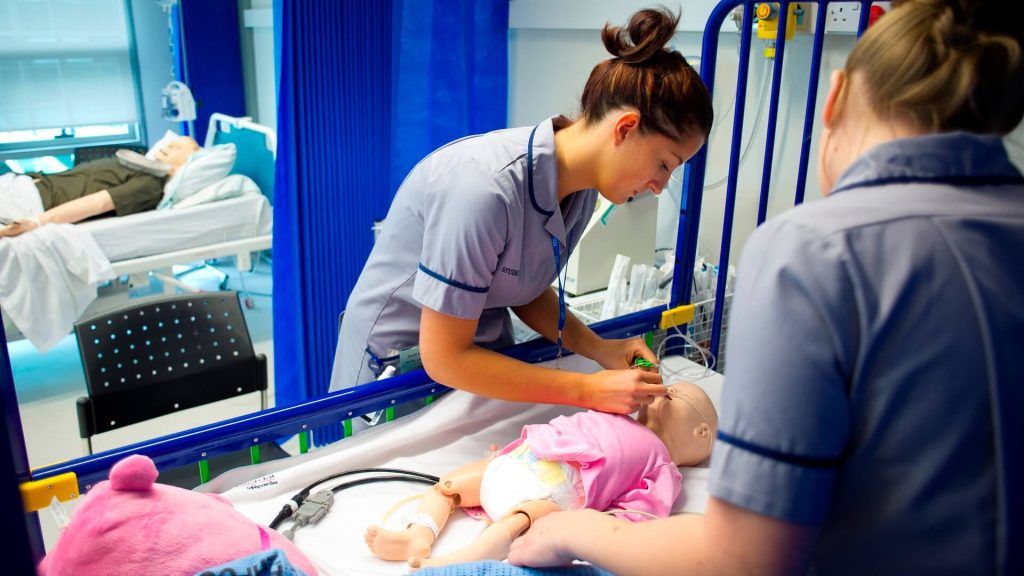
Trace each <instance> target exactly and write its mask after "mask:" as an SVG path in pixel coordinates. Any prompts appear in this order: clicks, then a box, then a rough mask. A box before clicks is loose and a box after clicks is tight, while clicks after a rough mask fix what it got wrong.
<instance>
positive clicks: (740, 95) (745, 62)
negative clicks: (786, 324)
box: [694, 1, 754, 357]
mask: <svg viewBox="0 0 1024 576" xmlns="http://www.w3.org/2000/svg"><path fill="white" fill-rule="evenodd" d="M753 4H754V3H753V2H750V1H746V2H744V6H743V29H742V30H740V34H741V36H740V65H739V71H738V72H737V75H736V108H735V110H734V112H733V124H732V143H733V145H732V146H731V147H730V150H729V175H728V180H727V181H726V187H725V218H724V219H723V221H722V248H721V252H720V253H719V257H718V270H719V272H718V285H717V288H716V289H715V313H714V320H713V322H712V329H711V330H712V331H711V354H712V355H713V356H715V357H718V348H719V346H718V341H719V338H720V336H721V334H722V314H723V312H724V311H725V278H726V276H727V275H728V274H726V273H725V271H726V270H727V269H728V266H729V249H730V248H731V245H732V224H733V216H734V215H735V213H736V182H737V180H738V178H739V170H740V148H741V147H742V144H743V112H744V109H745V108H746V103H747V72H748V71H749V69H750V36H751V34H753V32H752V31H751V24H752V23H753V16H754V14H753V12H754V11H753V8H754V6H753ZM713 29H714V28H708V29H706V30H705V31H704V34H705V36H706V35H707V34H709V30H713ZM717 40H718V39H717V36H716V38H715V41H716V42H717ZM701 64H702V65H703V60H702V61H701ZM753 137H754V136H753V135H751V138H753ZM700 184H701V187H702V190H701V192H703V182H701V183H700ZM694 248H696V246H694Z"/></svg>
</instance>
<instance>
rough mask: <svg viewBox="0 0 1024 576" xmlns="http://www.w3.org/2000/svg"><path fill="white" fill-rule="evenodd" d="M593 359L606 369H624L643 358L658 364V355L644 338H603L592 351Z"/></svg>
mask: <svg viewBox="0 0 1024 576" xmlns="http://www.w3.org/2000/svg"><path fill="white" fill-rule="evenodd" d="M591 354H592V356H591V359H592V360H594V361H595V362H597V363H598V364H600V365H601V367H602V368H604V369H605V370H623V369H626V368H630V367H632V366H633V360H634V359H635V358H637V357H640V358H643V359H645V360H648V361H650V362H651V363H653V364H655V365H657V364H658V357H657V356H655V355H654V352H651V349H650V348H648V347H647V344H645V343H644V341H643V338H625V339H622V340H612V339H607V340H601V341H600V343H599V344H598V345H597V346H596V347H595V348H594V349H593V351H592V352H591Z"/></svg>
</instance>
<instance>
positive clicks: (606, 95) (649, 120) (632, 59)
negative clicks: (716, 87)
mask: <svg viewBox="0 0 1024 576" xmlns="http://www.w3.org/2000/svg"><path fill="white" fill-rule="evenodd" d="M678 24H679V16H677V15H674V14H673V13H672V12H670V11H669V10H668V9H666V8H661V9H657V10H655V9H645V10H640V11H639V12H637V13H635V14H633V16H632V17H631V18H630V19H629V24H628V25H627V26H626V27H625V28H623V27H620V26H612V25H611V24H605V27H604V29H603V30H602V31H601V40H602V41H603V42H604V45H605V48H607V49H608V52H609V53H611V54H612V56H613V58H610V59H608V60H605V61H603V62H601V63H599V64H598V65H597V66H595V67H594V69H593V70H592V71H591V72H590V78H588V79H587V84H586V86H585V87H584V88H583V97H582V98H581V105H580V108H581V115H582V117H583V120H584V121H585V122H587V123H596V122H597V121H599V120H601V119H602V118H604V117H605V115H606V114H607V113H608V112H609V111H612V110H616V109H619V108H624V107H631V108H635V109H637V110H638V111H639V112H640V118H641V120H640V130H641V132H645V133H650V132H655V133H659V134H662V135H663V136H666V137H668V138H671V139H673V140H680V139H681V138H682V137H683V136H684V135H692V134H699V135H701V136H703V137H704V138H707V136H708V134H709V133H710V132H711V122H712V120H713V119H714V112H713V110H712V107H711V95H710V94H709V93H708V90H707V87H706V86H704V82H703V81H702V80H701V78H700V75H699V74H698V73H697V71H696V70H694V69H693V67H692V66H690V64H689V63H688V62H687V61H686V58H683V55H682V54H680V53H679V52H677V51H675V50H669V49H667V48H666V47H665V45H666V44H668V42H669V41H670V40H672V36H673V35H674V34H675V31H676V26H677V25H678Z"/></svg>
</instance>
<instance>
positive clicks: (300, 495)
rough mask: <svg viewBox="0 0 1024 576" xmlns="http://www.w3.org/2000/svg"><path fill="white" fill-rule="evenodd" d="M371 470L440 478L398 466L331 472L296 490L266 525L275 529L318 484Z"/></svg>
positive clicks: (432, 481)
mask: <svg viewBox="0 0 1024 576" xmlns="http://www.w3.org/2000/svg"><path fill="white" fill-rule="evenodd" d="M371 472H381V473H387V474H405V475H407V476H409V477H412V478H419V479H422V480H429V481H430V483H431V484H436V483H437V482H438V481H439V480H440V478H438V477H437V476H432V475H430V474H424V473H422V472H415V471H412V470H401V469H398V468H357V469H355V470H347V471H345V472H339V473H337V474H331V475H330V476H325V477H324V478H321V479H319V480H317V481H316V482H314V483H312V484H310V485H309V486H306V487H305V488H303V489H302V490H301V491H299V492H297V493H296V494H295V495H294V496H292V497H291V498H290V499H289V500H288V502H286V503H285V505H284V506H283V507H282V508H281V511H280V512H278V513H277V516H276V517H274V519H273V520H271V522H270V524H268V526H270V527H271V528H274V529H277V527H278V526H280V525H281V522H284V521H285V520H286V519H288V518H290V517H291V515H292V514H294V513H295V511H296V510H298V508H299V506H302V503H303V502H304V501H305V500H306V498H307V497H308V496H309V493H310V492H312V491H313V488H316V487H317V486H319V485H320V484H323V483H324V482H329V481H331V480H334V479H336V478H343V477H345V476H352V475H354V474H369V473H371ZM410 481H420V480H412V479H411V478H410ZM423 483H426V482H423Z"/></svg>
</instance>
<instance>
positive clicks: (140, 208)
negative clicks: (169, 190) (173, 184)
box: [107, 174, 164, 216]
mask: <svg viewBox="0 0 1024 576" xmlns="http://www.w3.org/2000/svg"><path fill="white" fill-rule="evenodd" d="M107 192H109V193H110V198H111V199H112V200H113V201H114V211H115V212H116V213H117V215H118V216H127V215H129V214H135V213H136V212H145V211H146V210H152V209H153V208H156V205H157V204H159V203H160V199H161V198H162V197H163V194H164V184H163V180H162V179H160V178H157V177H156V176H150V175H149V174H133V175H132V176H131V177H130V178H129V179H128V181H126V182H125V183H124V184H118V185H117V186H111V187H110V188H108V189H107Z"/></svg>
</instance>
